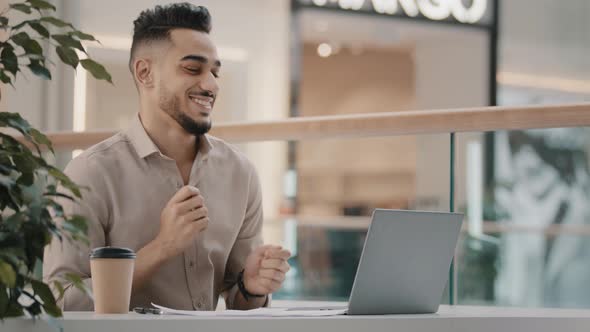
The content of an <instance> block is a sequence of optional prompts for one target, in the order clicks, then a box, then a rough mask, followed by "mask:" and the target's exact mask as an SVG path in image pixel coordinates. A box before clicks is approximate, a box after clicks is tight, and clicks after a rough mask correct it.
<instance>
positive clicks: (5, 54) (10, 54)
mask: <svg viewBox="0 0 590 332" xmlns="http://www.w3.org/2000/svg"><path fill="white" fill-rule="evenodd" d="M0 61H1V62H2V65H3V66H4V69H6V70H7V71H8V72H10V73H12V75H16V73H17V72H18V58H17V57H16V54H14V50H13V48H12V47H5V48H3V49H2V52H1V53H0Z"/></svg>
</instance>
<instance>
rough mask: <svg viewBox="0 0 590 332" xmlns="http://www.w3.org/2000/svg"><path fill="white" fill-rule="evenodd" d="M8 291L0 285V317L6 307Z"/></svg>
mask: <svg viewBox="0 0 590 332" xmlns="http://www.w3.org/2000/svg"><path fill="white" fill-rule="evenodd" d="M8 301H9V300H8V293H7V292H6V288H4V287H0V317H1V316H3V315H4V313H5V312H6V309H7V308H8Z"/></svg>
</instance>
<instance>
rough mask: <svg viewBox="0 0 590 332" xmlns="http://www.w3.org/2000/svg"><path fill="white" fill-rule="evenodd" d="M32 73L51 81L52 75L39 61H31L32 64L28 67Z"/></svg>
mask: <svg viewBox="0 0 590 332" xmlns="http://www.w3.org/2000/svg"><path fill="white" fill-rule="evenodd" d="M27 67H29V69H30V70H31V72H32V73H33V74H35V75H37V76H39V77H41V78H42V79H44V80H50V79H51V73H50V72H49V70H48V69H47V68H45V66H43V65H42V64H41V63H40V62H39V61H38V60H33V61H31V63H30V64H28V65H27Z"/></svg>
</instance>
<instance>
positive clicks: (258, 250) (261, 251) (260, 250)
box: [253, 244, 276, 257]
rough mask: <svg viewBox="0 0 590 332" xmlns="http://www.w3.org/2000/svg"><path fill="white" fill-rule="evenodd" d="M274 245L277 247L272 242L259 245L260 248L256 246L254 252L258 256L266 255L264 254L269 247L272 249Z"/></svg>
mask: <svg viewBox="0 0 590 332" xmlns="http://www.w3.org/2000/svg"><path fill="white" fill-rule="evenodd" d="M274 247H276V246H274V245H271V244H265V245H262V246H260V247H258V248H256V249H254V252H253V254H254V255H255V256H256V257H264V255H265V254H266V251H267V250H268V249H272V248H274Z"/></svg>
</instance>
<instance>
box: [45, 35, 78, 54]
mask: <svg viewBox="0 0 590 332" xmlns="http://www.w3.org/2000/svg"><path fill="white" fill-rule="evenodd" d="M51 38H53V39H55V40H56V41H57V42H58V43H59V44H60V45H61V46H64V47H73V48H77V49H79V50H80V51H82V52H84V53H86V50H85V49H84V47H83V46H82V43H80V41H79V40H77V39H74V38H73V37H72V36H70V35H53V36H51Z"/></svg>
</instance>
